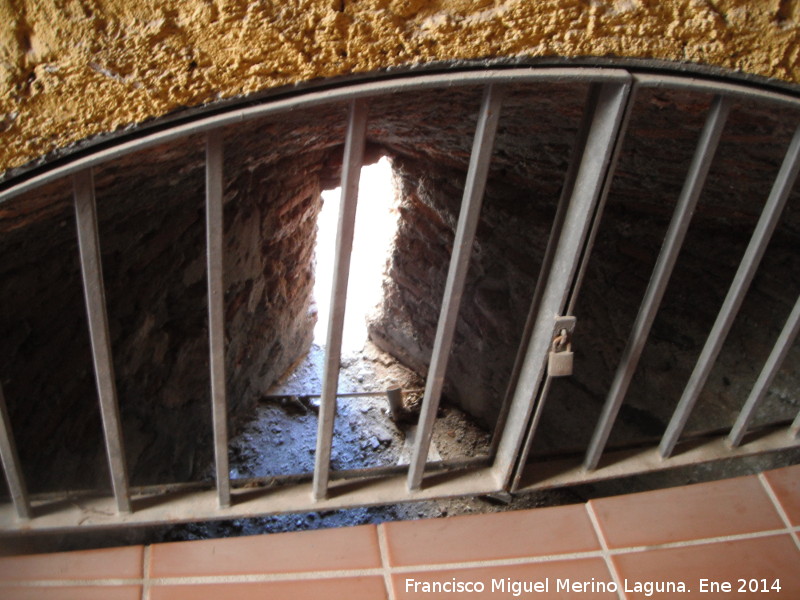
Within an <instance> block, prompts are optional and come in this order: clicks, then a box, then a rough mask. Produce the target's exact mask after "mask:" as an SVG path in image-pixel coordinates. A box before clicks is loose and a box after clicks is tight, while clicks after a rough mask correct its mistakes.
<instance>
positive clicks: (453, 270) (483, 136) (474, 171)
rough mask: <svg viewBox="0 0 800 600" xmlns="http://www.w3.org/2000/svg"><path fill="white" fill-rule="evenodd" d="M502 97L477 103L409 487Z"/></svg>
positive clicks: (427, 438) (415, 481)
mask: <svg viewBox="0 0 800 600" xmlns="http://www.w3.org/2000/svg"><path fill="white" fill-rule="evenodd" d="M502 96H503V94H502V90H500V89H498V88H497V87H495V86H494V85H488V86H487V87H486V89H485V91H484V95H483V100H482V102H481V110H480V115H479V117H478V125H477V128H476V130H475V137H474V139H473V143H472V153H471V154H470V159H469V167H468V170H467V179H466V183H465V186H464V195H463V198H462V201H461V210H460V212H459V215H458V225H457V227H456V234H455V239H454V241H453V255H452V256H451V258H450V267H449V269H448V272H447V282H446V284H445V290H444V297H443V299H442V308H441V312H440V315H439V323H438V325H437V328H436V337H435V339H434V342H433V351H432V354H431V364H430V369H429V370H428V377H427V380H426V382H425V395H424V397H423V400H422V409H421V414H420V421H419V426H418V429H417V440H416V444H415V445H414V453H413V455H412V457H411V462H410V465H409V471H408V488H409V489H410V490H416V489H419V487H420V485H421V484H422V476H423V474H424V471H425V462H426V461H427V458H428V450H429V448H430V443H431V435H432V433H433V422H434V421H435V420H436V411H437V410H438V408H439V401H440V400H441V395H442V387H443V386H444V377H445V373H446V371H447V361H448V358H449V356H450V348H451V346H452V343H453V336H454V335H455V330H456V322H457V320H458V310H459V307H460V306H461V295H462V294H463V292H464V283H465V281H466V278H467V272H468V270H469V259H470V256H471V255H472V245H473V243H474V241H475V232H476V230H477V228H478V221H479V219H480V213H481V205H482V203H483V193H484V190H485V188H486V179H487V177H488V175H489V164H490V163H491V161H492V151H493V149H494V138H495V133H496V132H497V124H498V122H499V120H500V109H501V106H502V103H503V97H502Z"/></svg>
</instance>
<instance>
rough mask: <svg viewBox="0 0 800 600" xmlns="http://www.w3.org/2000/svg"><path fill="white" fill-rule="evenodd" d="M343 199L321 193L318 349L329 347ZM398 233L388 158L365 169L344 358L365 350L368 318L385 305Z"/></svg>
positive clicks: (316, 295) (316, 291) (338, 192)
mask: <svg viewBox="0 0 800 600" xmlns="http://www.w3.org/2000/svg"><path fill="white" fill-rule="evenodd" d="M340 197H341V188H336V189H335V190H328V191H325V192H323V193H322V200H323V204H322V211H321V212H320V214H319V220H318V230H317V246H316V256H317V270H316V281H315V284H314V298H315V300H316V303H317V311H318V314H319V317H318V320H317V325H316V327H315V328H314V343H315V344H317V345H319V346H324V345H325V343H326V338H327V335H328V315H329V313H330V298H331V286H332V285H333V262H334V252H335V247H336V229H337V221H338V218H339V201H340ZM396 230H397V208H396V206H395V201H394V190H393V188H392V168H391V165H390V164H389V160H388V159H387V158H385V157H384V158H382V159H381V160H380V161H378V162H377V163H375V164H374V165H369V166H367V167H364V168H362V169H361V180H360V182H359V193H358V209H357V211H356V227H355V235H354V238H353V253H352V256H351V259H350V281H349V284H348V287H347V312H346V313H345V320H344V338H343V341H342V353H353V352H358V351H360V350H361V349H362V348H363V346H364V342H365V341H366V339H367V325H366V317H367V314H368V313H369V312H370V311H371V310H372V309H373V308H374V307H375V306H376V305H377V304H378V303H379V302H380V301H381V295H382V289H381V284H382V281H383V272H384V269H385V268H386V259H387V255H388V252H389V247H390V245H391V243H392V239H393V238H394V235H395V231H396Z"/></svg>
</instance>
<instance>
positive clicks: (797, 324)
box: [728, 297, 800, 448]
mask: <svg viewBox="0 0 800 600" xmlns="http://www.w3.org/2000/svg"><path fill="white" fill-rule="evenodd" d="M799 331H800V297H798V298H797V302H795V304H794V308H793V309H792V312H791V314H790V315H789V318H788V319H787V320H786V324H785V325H784V326H783V329H782V330H781V333H780V335H779V336H778V340H777V341H776V342H775V346H774V347H773V348H772V352H770V355H769V358H767V362H766V364H765V365H764V368H763V369H762V370H761V374H760V375H759V376H758V379H757V380H756V383H755V385H754V386H753V389H752V391H751V392H750V395H749V396H748V397H747V400H746V401H745V403H744V406H743V407H742V411H741V412H740V413H739V416H738V418H737V419H736V423H734V424H733V428H732V429H731V432H730V434H729V435H728V443H729V444H730V445H731V446H732V447H734V448H735V447H736V446H738V445H739V444H741V443H742V438H743V437H744V436H745V434H746V433H747V428H748V426H749V425H750V421H751V420H752V418H753V415H754V414H755V411H756V408H757V407H758V405H759V404H760V403H761V400H762V399H763V398H764V396H766V395H767V390H769V386H770V385H772V380H773V379H775V375H777V374H778V371H779V370H780V368H781V365H782V364H783V361H784V359H785V358H786V355H787V354H788V353H789V350H790V349H791V347H792V343H793V342H794V340H795V338H796V337H797V333H798V332H799Z"/></svg>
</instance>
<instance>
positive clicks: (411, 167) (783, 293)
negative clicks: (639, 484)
mask: <svg viewBox="0 0 800 600" xmlns="http://www.w3.org/2000/svg"><path fill="white" fill-rule="evenodd" d="M585 93H586V89H585V88H584V87H582V86H545V87H538V88H535V87H530V88H525V87H523V88H521V89H517V90H515V91H514V92H513V93H512V94H511V96H510V97H509V98H508V99H507V102H506V104H505V105H504V108H503V112H502V115H501V120H500V125H499V129H498V137H497V142H496V147H495V151H494V157H493V163H492V168H491V171H490V178H489V182H488V185H487V191H486V197H485V200H484V206H483V212H482V215H481V221H480V224H479V226H478V233H477V239H476V242H475V245H474V247H473V249H472V259H471V264H470V272H469V275H468V279H467V283H466V287H465V293H464V298H463V301H462V307H461V310H460V313H459V324H458V327H457V331H456V337H455V342H454V346H453V350H452V353H451V356H450V361H449V365H448V371H447V377H446V385H445V397H446V398H447V399H449V400H450V401H452V402H455V403H457V404H459V405H461V406H462V407H463V408H465V409H466V410H467V411H468V412H470V413H472V414H473V415H474V416H476V417H477V418H479V419H480V420H482V421H483V422H484V423H485V424H487V425H488V426H491V425H492V424H493V422H494V421H495V419H496V416H497V414H498V412H499V411H500V407H501V405H502V402H503V399H504V395H505V391H506V386H507V381H508V374H509V372H510V370H511V367H512V365H513V361H514V356H515V354H516V351H517V346H518V344H519V341H520V335H521V330H522V327H523V325H524V321H525V316H526V314H527V311H528V306H529V303H530V298H531V295H532V292H533V288H534V285H535V281H536V277H537V275H538V270H539V265H540V263H541V260H542V256H543V252H544V248H545V245H546V243H547V238H548V235H549V230H550V225H551V222H552V218H553V215H554V212H555V204H556V201H557V199H558V195H559V193H560V186H561V183H562V181H563V177H564V173H565V171H566V168H567V164H568V161H569V158H570V153H571V147H572V144H573V143H574V139H575V133H576V130H577V126H578V123H579V120H580V115H581V107H582V103H583V100H584V98H585ZM710 100H711V99H710V97H708V96H705V95H688V94H684V93H673V92H665V91H641V92H640V93H639V96H638V99H637V108H636V110H635V112H634V118H633V121H632V123H631V126H630V130H629V133H628V136H627V138H626V142H625V145H624V147H623V153H622V156H621V160H620V164H619V167H618V169H617V173H616V177H615V180H614V183H613V186H612V189H611V193H610V196H609V199H608V205H607V209H606V214H605V217H604V220H603V226H602V229H601V233H600V236H599V238H598V241H597V246H596V249H595V252H594V255H593V257H592V261H591V262H590V266H589V269H588V271H587V278H586V281H585V284H584V286H583V289H582V291H581V295H580V297H579V302H578V305H577V309H576V315H577V316H578V329H577V332H576V337H575V342H576V344H575V352H576V372H575V375H574V376H573V377H572V378H569V379H565V380H562V381H559V382H557V383H556V385H554V389H553V392H552V394H551V400H550V402H549V408H548V411H547V412H546V414H545V424H546V425H545V427H543V428H542V430H543V435H542V436H541V437H542V443H543V446H545V447H547V448H549V449H553V448H554V447H563V446H564V445H565V444H566V445H568V446H570V447H574V446H579V445H580V444H582V443H585V442H586V441H588V435H589V433H590V432H591V428H592V424H593V422H594V420H595V419H596V418H597V416H598V415H599V411H600V406H601V405H602V402H603V401H604V399H605V393H606V392H607V390H608V388H609V385H610V382H611V378H612V377H613V374H614V372H615V370H616V368H617V364H618V362H619V359H620V355H621V352H622V349H623V347H624V345H625V342H626V340H627V337H628V335H629V333H630V329H631V326H632V323H633V319H634V318H635V315H636V311H637V309H638V304H639V302H640V301H641V299H642V296H643V294H644V290H645V287H646V284H647V281H648V280H649V277H650V272H651V270H652V268H653V265H654V263H655V259H656V256H657V255H658V251H659V249H660V246H661V242H662V240H663V236H664V232H665V230H666V227H667V224H668V221H669V219H670V216H671V212H672V210H673V208H674V206H675V202H676V200H677V198H678V196H679V194H680V190H681V187H682V185H683V180H684V177H685V175H686V172H687V170H688V166H689V162H690V160H691V158H692V153H693V151H694V147H695V144H696V142H697V139H698V137H699V133H700V130H701V129H702V126H703V122H704V119H705V115H706V112H707V110H708V108H709V106H710ZM458 101H461V102H463V105H462V106H469V107H471V108H472V107H476V105H477V98H476V97H470V96H469V95H467V94H465V95H464V96H463V97H461V98H460V99H459V100H458ZM454 102H455V101H454ZM433 104H435V102H434V100H433V98H423V99H421V100H420V104H419V106H420V107H421V108H420V109H419V111H420V112H419V113H417V112H416V111H415V109H414V108H413V107H411V106H409V107H407V108H408V118H407V119H406V120H405V122H404V129H403V131H404V133H405V134H406V135H407V138H406V142H405V145H403V144H400V143H399V142H395V141H394V140H393V138H392V137H391V136H387V140H388V142H390V144H391V149H392V152H394V153H395V154H394V156H395V158H394V161H393V165H394V168H395V177H396V184H397V188H398V194H399V195H400V203H401V204H400V214H401V219H400V228H399V231H398V236H397V239H396V241H395V245H394V253H393V255H392V258H391V261H390V267H389V271H388V277H387V280H386V283H385V284H384V291H385V304H384V306H383V307H382V312H380V313H378V315H377V317H376V318H375V319H374V320H373V322H372V323H371V325H370V335H371V337H372V339H373V340H374V341H375V342H376V343H377V344H378V345H379V346H380V347H382V348H384V349H385V350H387V351H388V352H390V353H392V354H394V355H395V356H397V357H398V358H400V359H401V360H402V361H404V362H406V363H407V364H410V365H412V366H413V367H414V368H415V369H417V370H419V371H420V372H425V371H426V370H427V366H428V360H429V357H430V353H431V348H432V344H433V338H434V334H435V329H436V322H437V319H438V316H439V310H440V302H441V298H442V294H443V290H444V282H445V278H446V274H447V267H448V261H449V257H450V252H451V251H452V240H453V235H454V230H455V223H456V220H457V217H458V212H459V204H460V199H461V194H462V190H463V185H464V179H465V176H466V162H467V157H468V150H469V141H470V137H471V135H472V131H473V128H474V119H473V118H461V119H459V118H457V117H455V116H454V115H455V113H456V110H455V109H454V106H453V105H452V104H450V105H448V104H447V103H446V102H445V103H444V104H443V105H441V108H440V109H438V111H440V112H438V111H437V109H434V108H431V106H432V105H433ZM434 113H436V114H434ZM461 114H463V113H461ZM466 114H467V115H471V116H472V117H474V114H475V113H474V112H470V111H467V113H466ZM797 119H798V114H797V111H788V110H787V111H780V110H779V111H774V110H771V109H766V108H759V107H756V106H754V105H750V104H747V103H737V104H736V105H735V106H734V108H733V110H732V113H731V117H730V121H729V123H728V125H727V127H726V129H725V132H724V135H723V138H722V143H721V146H720V149H719V152H718V156H717V159H716V160H715V162H714V165H713V168H712V171H711V173H710V175H709V179H708V182H707V185H706V188H705V190H704V192H703V195H702V197H701V200H700V203H699V205H698V209H697V213H696V216H695V219H694V221H693V224H692V227H691V229H690V231H689V235H688V237H687V242H686V247H685V249H684V251H683V252H682V254H681V258H680V260H679V262H678V265H677V268H676V270H675V275H674V278H673V281H672V283H671V284H670V287H669V289H668V293H667V295H666V297H665V301H664V305H663V310H662V312H661V313H660V315H659V317H658V319H657V320H656V323H655V325H654V328H653V335H652V338H651V341H650V342H649V344H648V346H647V348H646V351H645V355H644V358H643V360H642V365H641V368H640V369H639V371H638V372H637V376H636V378H635V379H634V383H633V387H632V388H631V393H630V395H629V398H628V402H626V405H625V407H624V409H623V415H622V416H623V419H622V423H621V424H620V426H619V427H618V428H617V429H615V438H614V439H615V440H617V441H620V440H622V439H627V440H630V439H632V438H637V437H638V438H641V437H642V436H647V435H657V434H658V432H659V431H663V427H664V426H665V424H666V420H667V419H668V418H669V415H670V414H671V411H672V410H673V408H674V406H675V404H676V403H677V400H678V398H679V397H680V393H681V391H682V388H683V385H685V382H686V380H687V378H688V376H689V373H690V372H691V369H692V368H693V365H694V361H695V360H696V358H697V355H698V354H699V352H700V349H701V347H702V344H703V343H704V341H705V338H706V336H707V334H708V331H709V330H710V328H711V325H712V324H713V321H714V318H715V316H716V312H717V310H718V309H719V307H720V305H721V302H722V299H723V298H724V295H725V293H726V292H727V288H728V286H729V284H730V281H731V279H732V277H733V274H734V272H735V269H736V266H737V265H738V261H739V260H740V258H741V256H742V253H743V252H744V248H745V246H746V244H747V241H748V239H749V236H750V234H751V232H752V229H753V227H754V225H755V222H756V220H757V218H758V215H759V212H760V210H761V207H762V206H763V203H764V201H765V200H766V197H767V195H768V194H769V191H770V187H771V185H772V181H773V179H774V177H775V175H776V174H777V169H778V167H779V165H780V162H781V160H782V159H783V153H784V152H785V150H786V148H787V146H788V142H789V139H790V137H791V134H792V126H793V124H794V123H796V122H797ZM431 122H435V123H437V124H438V125H440V126H441V128H442V131H443V132H444V135H443V136H442V138H441V140H440V141H439V143H438V145H437V141H436V138H435V136H434V135H433V134H432V133H431V132H430V131H429V130H428V126H427V124H428V123H431ZM381 131H382V129H379V128H376V134H380V132H381ZM456 140H459V141H458V142H456ZM799 196H800V192H798V191H795V192H794V193H793V194H792V197H791V198H790V200H789V203H788V206H787V209H786V211H785V213H784V218H783V220H782V222H781V225H780V227H779V228H778V230H777V232H776V235H775V239H774V241H773V243H772V244H771V245H770V249H769V251H768V253H767V255H766V257H765V261H764V262H765V266H764V269H763V272H762V273H760V275H759V277H758V278H757V279H756V281H755V283H754V290H753V292H752V293H751V294H750V295H749V296H748V301H747V302H746V303H745V307H744V310H743V315H742V316H741V317H740V318H739V319H737V322H736V325H735V327H734V329H733V331H732V333H731V336H730V340H729V343H727V344H726V346H725V349H724V351H723V353H722V355H721V357H720V361H719V363H718V365H717V367H716V369H715V371H714V374H713V376H712V378H711V380H710V382H709V385H708V386H707V389H706V390H705V391H704V394H703V397H702V401H701V403H700V406H699V408H698V410H697V411H696V415H695V416H694V417H693V420H692V421H691V422H690V429H697V430H704V429H709V428H713V427H722V426H724V425H725V424H730V423H732V421H733V418H734V417H735V413H736V411H737V410H738V408H739V406H741V403H742V402H743V401H744V397H746V394H747V392H748V391H749V389H750V386H751V385H752V383H753V382H754V380H755V377H756V376H757V374H758V372H759V370H760V368H761V365H763V362H764V360H766V356H767V354H768V352H769V349H770V347H771V344H772V343H774V340H775V338H776V337H777V333H778V331H779V329H780V327H781V326H782V323H783V320H784V319H785V318H786V316H788V312H789V310H790V308H791V306H792V304H793V303H794V300H795V298H796V296H797V293H798V292H800V288H798V285H797V284H796V283H794V277H793V276H792V272H793V271H792V270H793V269H796V268H799V267H800V263H799V262H798V261H800V258H798V257H797V255H796V252H794V251H792V250H791V248H792V247H793V246H796V243H797V239H798V234H799V233H800V205H799V204H798V197H799ZM779 282H783V283H779ZM795 354H796V353H795ZM789 360H790V361H791V360H797V357H796V356H795V355H794V354H793V355H792V356H791V357H790V359H789ZM789 364H790V363H789ZM786 377H789V379H787V380H786V381H784V382H783V383H782V384H780V386H781V388H780V389H783V390H785V391H782V392H780V393H777V394H774V395H772V396H771V397H770V401H769V403H768V404H769V406H768V407H767V408H765V410H764V412H763V413H762V417H764V418H771V419H775V418H790V417H791V416H792V414H795V413H796V412H797V408H798V399H797V398H796V397H795V395H793V394H791V393H790V392H788V389H789V388H790V387H791V384H789V383H788V382H789V381H790V380H791V375H789V374H787V375H786Z"/></svg>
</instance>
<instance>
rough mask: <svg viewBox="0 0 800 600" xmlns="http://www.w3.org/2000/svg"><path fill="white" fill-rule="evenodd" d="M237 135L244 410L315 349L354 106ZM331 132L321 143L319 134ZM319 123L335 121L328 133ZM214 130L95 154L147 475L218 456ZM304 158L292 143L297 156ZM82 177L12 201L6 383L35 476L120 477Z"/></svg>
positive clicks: (235, 318) (233, 362)
mask: <svg viewBox="0 0 800 600" xmlns="http://www.w3.org/2000/svg"><path fill="white" fill-rule="evenodd" d="M314 116H315V119H316V120H313V121H312V119H310V117H309V115H308V114H307V113H300V114H297V115H294V116H293V117H291V118H285V117H284V118H282V119H281V120H280V121H271V122H270V121H263V122H257V123H249V124H248V125H247V127H231V128H228V129H227V130H226V131H225V132H224V139H225V150H226V162H225V169H226V174H225V250H224V251H225V266H224V267H225V282H226V295H225V316H226V347H227V348H226V364H227V372H228V397H229V405H230V411H229V414H230V417H231V420H232V421H233V422H234V423H235V422H236V421H237V420H241V419H242V418H244V417H246V415H247V414H248V411H249V409H250V408H251V407H252V405H253V403H254V402H255V401H256V399H257V398H258V397H259V395H261V394H263V393H264V392H265V391H266V389H267V388H268V387H269V386H270V385H271V384H272V383H273V382H274V381H275V380H276V379H278V378H279V377H280V376H281V375H283V374H284V373H285V372H286V371H287V369H289V367H290V366H291V365H292V364H294V363H295V362H296V361H297V360H298V359H299V358H300V357H301V356H302V355H303V353H304V352H305V351H306V349H307V348H308V345H309V344H310V342H311V337H312V332H313V326H314V323H315V320H316V315H315V313H314V310H313V307H312V305H311V289H312V286H313V264H314V255H313V243H314V238H315V231H316V216H317V213H318V211H319V208H320V191H321V186H322V185H323V182H325V183H326V185H327V184H328V182H329V181H330V180H331V179H335V178H336V177H337V176H338V169H339V166H338V163H339V161H340V155H341V139H342V136H343V123H344V112H343V111H342V110H341V108H340V107H332V108H330V109H328V110H323V111H319V110H317V111H315V113H314ZM312 122H313V123H314V128H315V131H317V130H316V127H317V126H318V125H319V124H323V127H322V133H321V134H319V135H317V136H316V137H315V138H314V139H315V140H316V142H315V143H314V144H309V143H308V139H309V137H310V136H311V133H312V132H311V131H309V130H308V129H307V127H308V125H306V124H308V123H312ZM317 133H319V132H318V131H317ZM204 151H205V150H204V140H203V139H202V138H201V137H192V138H188V139H186V140H184V141H181V142H179V143H173V144H169V145H165V146H161V147H158V148H155V149H152V150H148V151H146V152H142V153H139V154H136V155H132V156H129V157H126V158H123V159H118V160H115V161H113V162H111V163H107V164H105V165H103V166H102V167H98V168H96V169H95V182H96V187H97V202H98V212H99V233H100V243H101V249H102V257H103V268H104V276H105V286H106V296H107V304H108V314H109V325H110V333H111V340H112V349H113V357H114V366H115V370H116V381H117V389H118V394H119V401H120V406H121V413H122V422H123V429H124V436H125V442H126V450H127V458H128V462H129V466H130V470H131V476H132V482H133V483H134V484H146V483H166V482H170V481H186V480H192V479H199V478H202V477H204V476H207V475H208V472H207V471H206V469H207V468H208V464H209V462H210V460H211V448H212V444H211V443H210V441H211V425H210V420H211V419H210V417H211V407H210V383H209V375H208V341H207V336H208V333H207V314H206V311H207V304H206V293H207V292H206V285H207V283H206V268H205V213H204V210H205V208H204V201H205V199H204V193H205V192H204V186H205V181H204ZM287 157H288V158H287ZM70 194H71V190H70V187H69V182H68V181H62V182H59V183H58V184H56V185H52V186H50V187H49V188H48V189H46V190H43V191H40V192H37V193H36V194H30V195H29V196H27V197H22V198H20V199H18V200H16V201H14V202H13V203H10V204H9V205H8V207H7V209H8V210H7V212H6V216H7V218H6V219H4V220H3V221H2V227H3V229H4V231H3V235H2V236H1V237H0V245H1V246H2V250H1V252H2V254H3V257H4V260H3V264H2V267H0V305H2V306H3V311H2V315H3V316H2V319H0V355H2V356H3V357H4V358H3V361H2V363H0V380H1V381H2V383H3V387H4V390H5V396H6V399H7V402H8V405H9V410H10V413H11V418H12V423H13V426H14V431H15V434H16V436H17V442H18V445H19V448H20V453H21V458H22V462H23V468H24V470H25V472H27V473H35V474H36V476H35V477H33V476H30V477H29V480H28V483H29V485H30V487H31V488H32V490H34V491H41V490H48V489H59V488H62V489H63V488H65V487H71V488H74V487H75V486H78V487H81V486H88V487H94V486H101V487H102V486H106V485H107V484H108V477H107V469H106V467H105V457H104V451H103V446H102V438H101V426H100V418H99V410H98V408H97V394H96V391H95V384H94V370H93V367H92V363H91V354H90V349H89V340H88V329H87V322H86V317H85V308H84V305H83V292H82V288H81V282H80V281H81V280H80V273H79V263H78V255H77V240H76V233H75V224H74V217H73V213H72V207H71V196H70Z"/></svg>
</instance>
